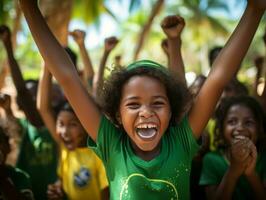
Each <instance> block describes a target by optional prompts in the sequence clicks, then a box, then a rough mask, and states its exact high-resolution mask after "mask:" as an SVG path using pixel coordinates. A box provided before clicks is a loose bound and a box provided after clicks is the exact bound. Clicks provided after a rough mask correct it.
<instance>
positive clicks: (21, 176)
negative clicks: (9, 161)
mask: <svg viewBox="0 0 266 200" xmlns="http://www.w3.org/2000/svg"><path fill="white" fill-rule="evenodd" d="M7 176H8V177H9V178H10V180H11V181H12V183H13V184H14V186H15V187H16V189H17V191H20V193H23V194H24V195H25V196H28V197H31V199H33V193H32V188H31V182H30V177H29V175H28V174H27V173H25V172H24V171H22V170H20V169H18V168H15V167H12V166H7ZM0 199H3V197H2V195H1V192H0Z"/></svg>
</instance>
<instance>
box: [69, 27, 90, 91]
mask: <svg viewBox="0 0 266 200" xmlns="http://www.w3.org/2000/svg"><path fill="white" fill-rule="evenodd" d="M69 35H71V36H72V37H73V39H74V40H75V42H76V43H77V45H78V46H79V50H80V55H81V58H82V61H83V65H84V67H83V71H81V73H82V74H81V75H82V79H83V81H84V85H85V87H87V88H88V90H89V91H91V86H92V81H93V76H94V71H93V66H92V62H91V59H90V56H89V54H88V52H87V50H86V47H85V43H84V41H85V36H86V33H85V32H84V31H82V30H79V29H76V30H74V31H71V32H69Z"/></svg>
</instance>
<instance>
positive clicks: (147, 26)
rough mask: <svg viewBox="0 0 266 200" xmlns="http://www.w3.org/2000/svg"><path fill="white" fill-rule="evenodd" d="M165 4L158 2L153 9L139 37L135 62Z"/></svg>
mask: <svg viewBox="0 0 266 200" xmlns="http://www.w3.org/2000/svg"><path fill="white" fill-rule="evenodd" d="M163 3H164V0H158V1H157V2H156V3H155V4H154V6H153V8H152V12H151V15H150V17H149V19H148V21H147V23H146V24H145V25H144V26H143V29H142V31H141V33H140V36H139V40H138V43H137V46H136V50H135V54H134V58H133V59H134V60H137V59H138V55H139V52H140V50H141V47H142V46H143V43H144V40H145V38H146V36H147V35H148V33H149V31H150V28H151V25H152V22H153V20H154V18H155V17H156V15H158V14H159V12H160V10H161V8H162V6H163Z"/></svg>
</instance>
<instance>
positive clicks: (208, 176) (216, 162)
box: [200, 151, 266, 200]
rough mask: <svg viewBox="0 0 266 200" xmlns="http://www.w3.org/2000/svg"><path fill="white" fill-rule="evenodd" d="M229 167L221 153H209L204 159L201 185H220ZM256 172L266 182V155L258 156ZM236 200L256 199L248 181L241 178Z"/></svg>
mask: <svg viewBox="0 0 266 200" xmlns="http://www.w3.org/2000/svg"><path fill="white" fill-rule="evenodd" d="M228 167H229V163H228V161H226V160H225V158H224V157H223V156H222V154H221V152H219V151H215V152H209V153H207V154H206V155H205V157H204V159H203V166H202V173H201V177H200V185H219V184H220V182H221V181H222V178H223V176H224V174H225V173H226V171H227V169H228ZM256 172H257V174H258V176H259V177H260V179H261V180H262V181H264V180H266V154H265V153H263V154H260V155H258V159H257V164H256ZM232 199H236V200H238V199H239V200H245V199H247V200H248V199H254V195H253V191H252V188H251V186H250V185H249V183H248V181H247V179H246V178H245V177H244V176H241V177H240V178H239V180H238V182H237V184H236V188H235V190H234V193H233V198H232Z"/></svg>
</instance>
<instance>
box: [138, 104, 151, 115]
mask: <svg viewBox="0 0 266 200" xmlns="http://www.w3.org/2000/svg"><path fill="white" fill-rule="evenodd" d="M153 115H154V112H153V110H152V108H150V106H143V107H142V108H141V110H140V112H139V116H140V117H144V118H150V117H151V116H153Z"/></svg>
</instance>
